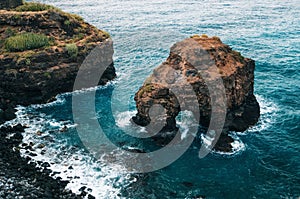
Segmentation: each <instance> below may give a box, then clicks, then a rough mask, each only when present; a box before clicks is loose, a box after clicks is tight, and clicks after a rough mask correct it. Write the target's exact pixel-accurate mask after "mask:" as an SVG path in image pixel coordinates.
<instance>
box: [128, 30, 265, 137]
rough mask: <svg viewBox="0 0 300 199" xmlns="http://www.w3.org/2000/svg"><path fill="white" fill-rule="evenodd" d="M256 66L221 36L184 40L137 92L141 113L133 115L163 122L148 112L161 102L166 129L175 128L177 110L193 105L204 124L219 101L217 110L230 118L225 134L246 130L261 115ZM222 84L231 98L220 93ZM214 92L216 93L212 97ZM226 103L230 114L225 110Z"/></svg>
mask: <svg viewBox="0 0 300 199" xmlns="http://www.w3.org/2000/svg"><path fill="white" fill-rule="evenodd" d="M254 69H255V62H254V61H253V60H251V59H249V58H244V57H243V56H241V54H240V53H238V52H236V51H233V50H232V49H231V48H230V47H229V46H228V45H226V44H223V43H222V42H221V40H220V39H219V38H217V37H213V38H208V37H204V36H201V37H200V36H194V37H192V38H188V39H185V40H183V41H181V42H178V43H176V44H175V45H174V46H173V47H172V48H171V51H170V55H169V57H168V58H167V60H166V61H165V62H164V63H162V64H161V65H160V66H158V67H157V68H156V69H154V71H153V74H152V75H151V76H150V77H149V78H148V79H147V80H146V81H145V82H144V85H143V86H142V87H141V88H140V89H139V91H138V92H137V93H136V95H135V101H136V107H137V110H138V113H137V115H136V116H135V117H133V118H132V119H133V121H134V122H135V123H136V124H138V125H142V126H147V125H148V124H149V123H150V122H153V121H151V120H158V119H157V118H158V117H156V116H155V115H152V116H151V117H150V114H149V111H150V110H151V107H152V106H153V105H155V104H159V105H161V106H162V107H164V109H165V112H164V113H162V114H158V115H160V116H159V117H160V118H161V116H163V119H164V120H165V127H164V129H163V130H162V131H173V130H175V129H176V121H175V117H176V116H177V115H178V113H179V112H180V111H181V110H184V109H185V108H186V107H189V106H194V107H192V108H191V109H192V110H191V111H192V112H194V114H195V113H197V114H199V121H200V124H201V125H203V126H204V127H207V126H208V125H209V124H210V118H211V113H212V100H214V101H213V102H214V106H215V107H214V108H215V109H214V110H215V111H216V112H217V113H218V111H220V112H219V115H220V118H221V115H222V114H224V116H226V117H225V123H224V127H223V132H224V133H226V132H227V131H228V130H234V131H244V130H246V129H247V128H248V127H249V126H251V125H254V124H255V123H256V122H257V121H258V118H259V116H260V109H259V104H258V102H257V100H256V98H255V96H254V95H253V85H254ZM222 88H223V90H224V96H226V98H224V101H223V102H222V101H221V97H219V96H218V92H219V91H221V90H222ZM173 91H175V92H173ZM214 92H215V93H217V94H215V95H213V93H214ZM220 93H221V92H220ZM212 96H213V98H212ZM220 96H221V95H220ZM222 103H223V104H222ZM195 104H197V105H196V106H195ZM219 105H220V106H219ZM223 105H225V107H226V109H225V113H222V110H221V106H223ZM195 107H196V108H195ZM197 108H199V110H196V109H197ZM217 118H218V117H217ZM220 121H221V120H220Z"/></svg>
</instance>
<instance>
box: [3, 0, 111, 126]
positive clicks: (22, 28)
mask: <svg viewBox="0 0 300 199" xmlns="http://www.w3.org/2000/svg"><path fill="white" fill-rule="evenodd" d="M112 45H113V44H112V40H111V39H110V35H109V34H108V33H107V32H105V31H102V30H98V29H97V28H96V27H94V26H92V25H90V24H88V23H85V22H84V21H83V19H82V18H81V17H79V16H77V15H74V14H69V13H65V12H63V11H61V10H59V9H57V8H55V7H52V6H49V5H44V4H39V3H25V4H24V5H21V6H19V7H17V8H14V9H11V10H0V81H1V84H0V123H1V122H3V121H5V120H10V119H12V118H13V117H14V113H13V112H14V111H13V108H14V107H15V106H16V105H18V104H19V105H30V104H36V103H46V102H48V101H49V100H51V99H53V97H55V96H56V95H57V94H59V93H63V92H69V91H72V90H73V84H74V80H75V78H76V74H77V72H78V69H79V67H80V65H81V64H82V62H83V61H84V59H85V58H86V56H87V55H88V54H89V53H90V52H91V51H92V50H93V49H94V48H95V47H96V46H97V47H100V48H105V49H107V53H108V54H109V55H108V56H107V59H110V60H109V61H110V63H112V64H111V65H110V66H109V67H108V68H107V69H106V71H105V72H104V74H103V76H102V77H101V80H100V82H99V84H101V85H103V84H105V83H106V82H108V81H109V80H112V79H113V78H114V77H115V76H116V74H115V68H114V66H113V61H112V55H113V46H112ZM97 67H103V66H97Z"/></svg>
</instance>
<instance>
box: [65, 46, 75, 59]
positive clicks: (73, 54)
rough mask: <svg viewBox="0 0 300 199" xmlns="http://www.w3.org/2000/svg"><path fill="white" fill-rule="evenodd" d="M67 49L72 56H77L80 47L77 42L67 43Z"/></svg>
mask: <svg viewBox="0 0 300 199" xmlns="http://www.w3.org/2000/svg"><path fill="white" fill-rule="evenodd" d="M66 49H67V51H68V54H69V56H70V57H71V58H76V57H77V55H78V47H77V46H76V44H74V43H73V44H67V45H66Z"/></svg>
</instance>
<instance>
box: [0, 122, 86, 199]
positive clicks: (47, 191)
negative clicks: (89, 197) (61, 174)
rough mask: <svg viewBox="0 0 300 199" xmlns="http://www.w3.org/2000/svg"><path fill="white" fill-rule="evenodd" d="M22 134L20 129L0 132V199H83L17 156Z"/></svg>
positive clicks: (44, 171)
mask: <svg viewBox="0 0 300 199" xmlns="http://www.w3.org/2000/svg"><path fill="white" fill-rule="evenodd" d="M23 131H24V127H22V126H21V125H17V126H14V127H11V126H7V127H1V128H0V198H8V199H15V198H20V199H21V198H45V199H46V198H47V199H48V198H82V197H81V196H78V195H76V194H74V193H72V192H71V191H68V190H66V189H65V187H66V185H67V183H68V182H67V181H60V180H59V179H53V178H51V177H50V176H49V173H51V171H50V170H48V169H47V165H45V167H44V168H43V169H42V170H40V171H39V170H37V168H36V163H33V162H30V158H27V159H25V158H22V157H21V156H20V153H19V145H20V143H21V142H22V139H23V136H22V132H23Z"/></svg>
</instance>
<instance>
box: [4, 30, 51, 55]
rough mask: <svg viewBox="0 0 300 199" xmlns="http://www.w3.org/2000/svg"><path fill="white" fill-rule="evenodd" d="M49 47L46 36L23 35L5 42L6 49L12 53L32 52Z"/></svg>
mask: <svg viewBox="0 0 300 199" xmlns="http://www.w3.org/2000/svg"><path fill="white" fill-rule="evenodd" d="M48 45H49V39H48V37H47V36H45V35H41V34H35V33H23V34H19V35H16V36H12V37H9V38H7V39H6V40H5V44H4V46H5V49H6V50H7V51H10V52H18V51H25V50H32V49H37V48H41V47H44V46H48Z"/></svg>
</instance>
